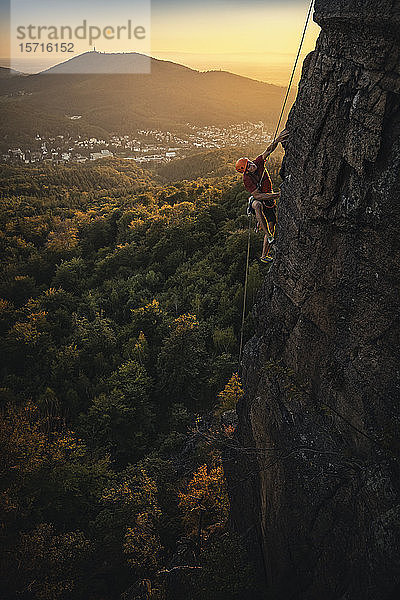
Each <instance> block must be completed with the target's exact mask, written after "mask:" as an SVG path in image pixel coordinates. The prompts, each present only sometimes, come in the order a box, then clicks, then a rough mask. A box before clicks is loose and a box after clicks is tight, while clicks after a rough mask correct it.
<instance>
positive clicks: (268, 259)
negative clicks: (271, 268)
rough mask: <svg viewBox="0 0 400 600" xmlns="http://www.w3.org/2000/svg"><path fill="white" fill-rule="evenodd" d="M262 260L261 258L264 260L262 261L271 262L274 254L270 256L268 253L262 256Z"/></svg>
mask: <svg viewBox="0 0 400 600" xmlns="http://www.w3.org/2000/svg"><path fill="white" fill-rule="evenodd" d="M260 260H261V262H262V263H270V262H272V261H273V260H274V259H273V258H272V256H268V255H267V256H262V257H261V258H260Z"/></svg>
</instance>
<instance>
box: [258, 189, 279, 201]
mask: <svg viewBox="0 0 400 600" xmlns="http://www.w3.org/2000/svg"><path fill="white" fill-rule="evenodd" d="M280 195H281V193H280V192H272V194H268V193H263V192H259V191H258V190H254V192H253V197H254V198H255V199H256V200H260V201H263V200H276V199H277V198H279V197H280Z"/></svg>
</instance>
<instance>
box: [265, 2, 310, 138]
mask: <svg viewBox="0 0 400 600" xmlns="http://www.w3.org/2000/svg"><path fill="white" fill-rule="evenodd" d="M313 6H314V0H311V2H310V6H309V7H308V13H307V18H306V22H305V24H304V28H303V34H302V36H301V40H300V45H299V49H298V51H297V56H296V60H295V61H294V65H293V69H292V74H291V76H290V80H289V85H288V88H287V92H286V96H285V100H284V101H283V106H282V110H281V114H280V115H279V120H278V124H277V126H276V129H275V133H274V139H273V141H274V142H275V140H276V136H277V134H278V131H279V127H280V125H281V122H282V118H283V115H284V112H285V108H286V104H287V101H288V99H289V94H290V90H291V87H292V83H293V79H294V74H295V72H296V69H297V64H298V62H299V58H300V54H301V50H302V48H303V43H304V38H305V37H306V33H307V29H308V24H309V22H310V17H311V12H312V9H313Z"/></svg>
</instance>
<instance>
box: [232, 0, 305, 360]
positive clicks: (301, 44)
mask: <svg viewBox="0 0 400 600" xmlns="http://www.w3.org/2000/svg"><path fill="white" fill-rule="evenodd" d="M313 6H314V0H311V1H310V6H309V7H308V12H307V17H306V22H305V24H304V28H303V33H302V36H301V40H300V44H299V49H298V51H297V56H296V59H295V61H294V65H293V69H292V74H291V76H290V80H289V85H288V87H287V91H286V96H285V99H284V101H283V105H282V110H281V113H280V115H279V119H278V124H277V126H276V129H275V133H274V139H273V141H272V143H274V142H275V140H276V136H277V134H278V131H279V127H280V125H281V122H282V118H283V115H284V113H285V108H286V104H287V101H288V99H289V94H290V90H291V87H292V84H293V79H294V75H295V72H296V69H297V64H298V62H299V58H300V54H301V50H302V47H303V43H304V38H305V37H306V33H307V29H308V24H309V22H310V17H311V13H312V9H313ZM268 160H269V156H268V157H267V160H266V161H265V163H264V173H265V165H266V163H267V161H268ZM263 176H264V174H263ZM268 230H269V226H268ZM250 234H251V214H249V234H248V241H247V260H246V274H245V280H244V296H243V311H242V325H241V330H240V345H239V360H238V370H239V371H240V368H241V366H242V350H243V331H244V321H245V317H246V300H247V280H248V274H249V258H250Z"/></svg>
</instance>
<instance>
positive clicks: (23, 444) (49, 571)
mask: <svg viewBox="0 0 400 600" xmlns="http://www.w3.org/2000/svg"><path fill="white" fill-rule="evenodd" d="M196 160H197V162H198V164H199V166H201V160H202V158H201V157H197V159H196ZM204 160H205V162H206V164H207V165H208V162H207V160H208V159H207V157H206V158H205V159H204ZM206 170H207V167H204V171H206ZM0 178H1V187H2V190H3V195H2V198H1V208H0V219H1V234H0V235H1V249H2V252H1V257H2V258H1V263H0V269H1V283H0V298H1V299H0V328H1V339H0V351H1V355H2V357H3V360H2V366H1V372H0V375H1V381H0V388H1V389H0V398H1V405H2V411H1V417H0V446H1V456H2V458H1V467H0V468H1V473H2V484H1V491H0V511H1V513H2V522H3V526H2V528H1V533H0V537H1V544H2V547H3V548H4V549H5V552H4V553H3V555H2V558H1V561H0V571H1V579H2V581H3V584H2V585H3V591H4V593H5V595H6V597H7V598H10V600H11V599H14V598H15V599H16V598H21V597H22V598H24V599H28V598H29V599H30V598H32V599H40V600H58V599H60V600H62V599H64V598H68V599H70V598H73V599H77V600H83V599H85V600H86V599H92V600H96V599H97V600H100V599H101V598H103V599H104V598H118V597H119V594H121V593H122V592H123V591H124V590H126V589H128V588H129V587H130V586H132V584H133V583H134V582H136V581H139V582H142V583H141V584H140V585H141V586H142V587H143V585H145V586H147V588H146V589H148V590H150V591H148V594H150V596H148V597H151V598H160V599H162V598H171V597H173V596H171V593H172V592H171V591H170V585H171V581H170V577H169V576H168V575H165V573H166V572H167V571H168V569H169V567H170V565H171V564H173V560H174V559H173V557H174V556H175V554H176V548H177V544H178V542H179V540H181V539H182V536H185V538H184V539H186V543H187V544H188V547H190V548H191V550H190V552H189V550H188V552H187V555H185V556H186V558H185V562H184V564H186V565H193V566H200V567H201V568H200V569H199V570H198V573H197V574H196V575H193V577H190V578H189V579H188V581H187V585H188V586H189V588H188V589H189V590H191V591H189V593H190V594H192V597H193V598H197V597H200V596H202V597H205V598H208V597H210V598H211V597H212V598H220V599H225V598H226V599H228V598H229V599H231V598H238V599H239V598H242V597H243V598H244V597H246V596H245V591H246V593H247V592H249V590H250V591H251V590H252V593H253V592H254V595H253V596H252V597H256V596H255V594H256V590H255V589H254V586H253V584H252V583H251V580H252V576H251V569H250V567H249V565H248V564H247V562H246V557H245V554H244V551H243V549H242V547H241V543H240V540H237V539H236V538H235V537H234V536H233V535H232V534H231V533H228V532H227V529H226V519H227V512H228V507H229V506H228V498H227V495H226V491H225V487H224V486H225V484H224V480H223V473H222V469H221V465H220V456H219V453H218V451H217V449H216V447H215V446H214V445H213V444H212V443H211V442H210V436H207V435H202V434H201V432H202V431H208V428H209V427H210V424H211V422H213V423H214V425H213V427H214V428H215V421H216V419H217V417H215V416H213V413H214V412H216V414H221V412H223V410H225V409H226V408H232V407H233V406H234V402H235V399H237V398H239V397H240V395H241V393H242V392H241V387H240V381H239V380H238V379H237V377H236V376H234V377H232V374H233V373H234V372H235V370H236V368H237V352H238V337H239V334H240V324H241V307H242V302H243V276H244V268H245V260H246V248H247V217H246V215H245V206H246V194H245V193H244V191H243V189H242V185H241V183H240V182H238V179H237V178H236V177H235V176H233V177H232V176H231V175H225V176H224V177H220V178H218V179H213V178H210V177H208V178H203V179H196V180H194V181H190V180H187V181H178V182H175V183H169V184H167V185H165V186H162V185H161V184H160V180H159V179H157V177H154V176H152V175H151V174H150V173H149V172H147V171H144V170H142V169H139V168H138V167H137V166H136V165H134V164H132V162H130V161H129V162H124V161H110V162H107V163H103V164H102V165H101V166H99V167H97V166H95V167H93V166H91V165H89V166H76V167H48V166H45V167H35V168H13V167H4V168H3V169H2V173H1V176H0ZM260 246H261V237H260V236H258V235H256V234H255V233H252V237H251V266H250V278H249V302H248V306H249V307H250V308H251V305H252V303H253V302H254V299H255V296H256V293H257V289H258V288H259V286H260V283H261V281H262V269H261V267H260V266H259V264H258V263H257V260H256V257H257V255H258V253H259V251H260ZM252 329H253V323H252V318H251V315H250V314H248V315H247V316H246V323H245V334H246V337H248V336H250V335H251V333H252ZM221 390H223V392H222V393H221V394H220V396H219V398H218V394H219V393H220V392H221ZM231 434H232V431H230V430H224V429H223V428H222V429H220V430H219V431H218V436H219V437H218V440H219V442H218V443H219V447H220V444H221V439H222V440H223V438H224V436H225V437H229V436H230V435H231ZM211 437H212V436H211ZM228 560H229V561H230V564H229V565H226V567H224V568H223V569H222V570H221V567H220V565H221V564H225V563H226V562H227V561H228ZM143 581H145V582H146V581H147V583H143ZM138 585H139V584H138ZM249 593H250V592H249ZM243 594H244V595H243ZM189 597H190V595H188V598H189Z"/></svg>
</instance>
